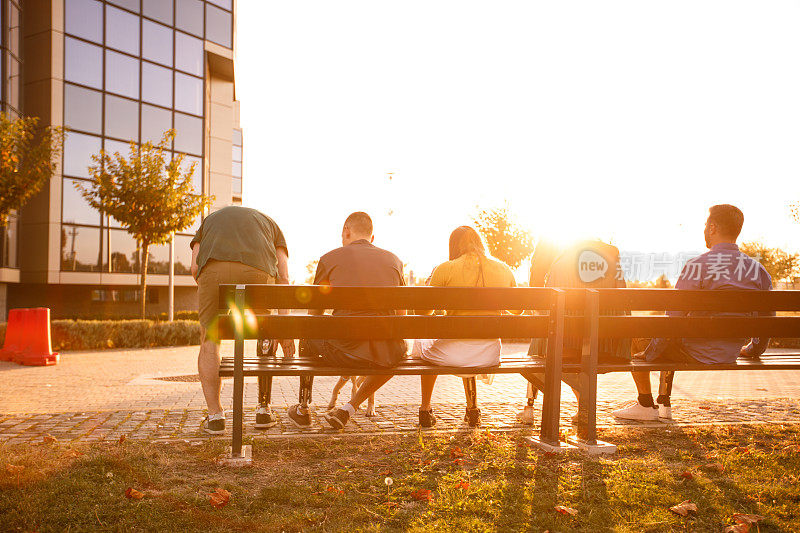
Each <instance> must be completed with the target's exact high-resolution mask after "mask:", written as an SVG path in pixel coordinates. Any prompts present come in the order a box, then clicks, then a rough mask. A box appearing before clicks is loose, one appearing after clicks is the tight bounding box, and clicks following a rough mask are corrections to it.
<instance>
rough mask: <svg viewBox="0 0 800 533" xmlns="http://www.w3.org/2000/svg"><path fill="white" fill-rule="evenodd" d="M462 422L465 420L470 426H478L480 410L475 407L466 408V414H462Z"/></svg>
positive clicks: (479, 423)
mask: <svg viewBox="0 0 800 533" xmlns="http://www.w3.org/2000/svg"><path fill="white" fill-rule="evenodd" d="M464 422H466V423H467V424H468V425H469V427H471V428H476V427H478V426H480V425H481V410H480V409H478V408H477V407H476V408H475V409H467V414H465V415H464Z"/></svg>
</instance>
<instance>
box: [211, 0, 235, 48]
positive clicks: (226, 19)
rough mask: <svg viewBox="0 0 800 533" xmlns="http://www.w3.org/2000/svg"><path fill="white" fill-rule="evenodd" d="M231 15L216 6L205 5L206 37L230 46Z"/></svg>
mask: <svg viewBox="0 0 800 533" xmlns="http://www.w3.org/2000/svg"><path fill="white" fill-rule="evenodd" d="M232 18H233V15H231V14H230V13H228V12H227V11H223V10H221V9H219V8H218V7H214V6H209V5H207V6H206V39H208V40H209V41H214V42H215V43H217V44H221V45H222V46H226V47H228V48H231V31H232V26H231V24H232Z"/></svg>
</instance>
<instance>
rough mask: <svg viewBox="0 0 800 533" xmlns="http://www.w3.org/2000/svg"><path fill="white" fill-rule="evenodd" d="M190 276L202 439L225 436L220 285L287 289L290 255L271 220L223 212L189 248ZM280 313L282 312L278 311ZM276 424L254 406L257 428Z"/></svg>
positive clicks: (290, 351)
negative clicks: (198, 329) (204, 413)
mask: <svg viewBox="0 0 800 533" xmlns="http://www.w3.org/2000/svg"><path fill="white" fill-rule="evenodd" d="M190 246H191V248H192V276H193V277H194V278H195V279H196V280H197V295H198V300H199V313H198V314H199V319H200V325H201V326H203V341H202V344H201V345H200V353H199V355H198V358H197V368H198V373H199V374H200V383H201V385H202V387H203V395H204V396H205V399H206V404H207V405H208V417H207V419H206V420H205V421H204V422H203V430H204V431H205V432H206V433H211V434H220V433H224V431H225V413H224V411H223V409H222V404H221V403H220V397H219V396H220V389H221V382H220V379H219V364H220V359H219V344H218V342H219V338H218V335H217V333H216V328H215V327H214V326H215V318H216V315H217V307H218V302H219V286H220V284H254V283H260V284H271V283H275V282H276V281H277V282H278V283H286V284H288V283H289V267H288V262H289V252H288V248H287V246H286V238H285V237H284V236H283V232H282V231H281V229H280V228H279V227H278V225H277V224H276V223H275V221H274V220H272V219H271V218H269V217H268V216H266V215H264V214H263V213H261V212H259V211H256V210H255V209H250V208H248V207H240V206H228V207H223V208H222V209H220V210H219V211H215V212H213V213H211V214H210V215H208V216H207V217H206V218H205V219H204V220H203V223H202V224H201V225H200V229H198V230H197V234H196V235H195V236H194V238H193V239H192V242H191V244H190ZM279 312H285V311H283V310H281V311H279ZM281 345H282V347H283V353H284V355H287V356H292V355H294V341H293V340H291V339H288V340H284V341H281ZM275 423H276V418H275V414H274V413H273V412H272V409H271V408H270V406H269V405H259V407H258V410H257V411H256V427H257V428H267V427H271V426H274V425H275Z"/></svg>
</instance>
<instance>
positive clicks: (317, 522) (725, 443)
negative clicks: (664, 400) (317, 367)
mask: <svg viewBox="0 0 800 533" xmlns="http://www.w3.org/2000/svg"><path fill="white" fill-rule="evenodd" d="M602 437H603V438H604V439H605V440H609V441H611V442H615V443H617V444H618V445H619V446H620V449H619V453H618V454H617V455H616V456H614V457H612V458H603V459H597V458H589V457H586V456H583V455H580V454H573V453H570V454H566V455H563V456H555V455H549V454H543V453H540V452H538V451H536V450H535V449H532V448H529V447H528V446H527V445H526V444H525V443H524V441H523V440H522V439H521V438H520V437H519V436H518V435H514V434H490V433H487V432H486V431H476V432H474V433H471V434H457V435H433V434H426V433H422V434H411V435H399V436H386V437H366V436H361V437H349V436H348V437H345V436H336V435H331V436H329V437H325V438H316V439H311V438H309V439H281V440H266V439H258V440H257V441H256V442H255V443H254V450H253V451H254V456H255V461H254V465H253V466H252V467H250V468H244V469H232V468H229V467H224V466H220V465H218V464H217V461H216V459H217V457H218V456H219V455H220V454H221V453H222V452H223V448H224V446H225V443H224V442H222V441H207V442H201V443H195V444H194V445H192V444H188V443H179V444H160V443H141V442H130V441H128V442H124V443H121V444H116V443H115V444H95V445H89V444H87V445H66V444H61V443H58V442H55V443H53V442H50V443H42V444H40V445H36V446H31V445H25V446H20V445H15V446H10V445H6V446H0V530H3V531H13V530H23V531H66V530H70V531H81V530H83V531H86V530H92V531H95V530H126V531H127V530H140V531H144V530H147V531H155V530H161V531H181V530H203V531H230V530H233V531H240V530H241V531H245V530H246V531H251V530H264V531H360V530H366V531H383V530H389V531H392V530H398V531H399V530H403V531H464V532H466V531H545V530H549V531H551V532H555V531H562V532H563V531H592V532H594V531H715V532H721V531H723V530H724V528H726V527H727V526H729V525H732V524H734V521H733V519H732V517H733V515H734V513H749V514H758V515H761V516H763V517H764V518H763V520H762V521H761V522H759V523H758V526H757V527H756V526H752V527H751V529H750V531H753V532H755V531H760V532H768V531H800V483H799V482H798V481H799V480H800V426H797V425H785V426H774V425H773V426H764V425H751V426H726V427H720V428H708V427H698V428H679V427H672V428H667V429H658V430H653V429H633V428H623V429H618V430H613V431H605V432H604V433H603V435H602ZM8 465H11V466H10V467H9V466H8ZM14 467H24V469H22V470H20V469H19V468H14ZM686 472H688V473H689V474H685V473H686ZM386 478H391V480H392V484H391V486H387V484H386V481H385V480H386ZM128 488H133V489H136V490H137V491H140V492H141V493H142V494H143V495H144V496H143V497H142V498H141V499H133V498H127V497H126V496H125V493H126V490H127V489H128ZM217 488H222V489H225V490H227V491H229V492H230V494H231V497H230V501H229V502H228V503H227V505H225V506H223V507H221V508H215V507H214V506H212V505H211V503H210V500H209V493H211V492H214V491H215V490H216V489H217ZM427 491H430V492H427ZM684 500H691V501H692V502H693V503H695V504H696V505H697V509H698V511H697V513H696V514H693V515H689V516H688V517H681V516H678V515H677V514H674V513H672V512H670V510H669V508H670V506H673V505H676V504H679V503H680V502H682V501H684ZM557 505H562V506H566V507H570V508H573V509H575V510H577V514H576V515H574V516H571V515H570V514H560V513H559V512H557V511H556V510H555V506H557ZM742 531H744V529H742Z"/></svg>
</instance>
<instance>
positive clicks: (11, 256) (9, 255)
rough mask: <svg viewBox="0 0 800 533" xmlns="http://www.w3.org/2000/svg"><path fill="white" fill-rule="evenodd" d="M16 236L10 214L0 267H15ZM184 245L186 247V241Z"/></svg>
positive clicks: (0, 235)
mask: <svg viewBox="0 0 800 533" xmlns="http://www.w3.org/2000/svg"><path fill="white" fill-rule="evenodd" d="M18 236H19V224H18V222H17V217H16V216H14V215H10V216H9V217H8V222H7V223H6V225H5V226H3V227H2V228H0V267H6V268H17V250H18V246H19V245H18V240H19V239H18ZM186 246H187V248H188V243H187V245H186ZM190 255H191V254H190ZM190 260H191V257H190Z"/></svg>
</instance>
